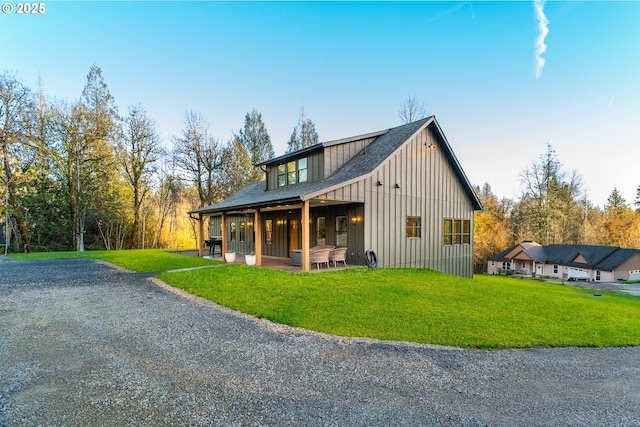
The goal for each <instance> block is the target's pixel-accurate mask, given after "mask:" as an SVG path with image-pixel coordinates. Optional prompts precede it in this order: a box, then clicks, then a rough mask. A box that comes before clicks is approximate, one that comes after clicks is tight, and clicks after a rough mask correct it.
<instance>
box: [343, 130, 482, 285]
mask: <svg viewBox="0 0 640 427" xmlns="http://www.w3.org/2000/svg"><path fill="white" fill-rule="evenodd" d="M431 142H433V143H434V144H435V148H433V149H430V148H428V145H429V143H431ZM440 142H441V141H440V140H439V138H438V137H437V136H436V135H435V134H434V133H433V132H432V131H431V129H430V128H426V129H424V130H423V131H421V132H420V133H418V134H417V135H415V136H414V137H413V138H411V139H410V140H409V141H407V142H406V143H405V144H403V145H402V146H401V147H400V148H399V149H398V150H397V151H396V152H395V153H394V154H393V155H391V156H390V157H389V158H388V159H387V160H386V161H385V162H384V163H382V164H381V165H380V166H379V167H378V168H376V170H374V171H373V173H372V174H371V175H370V176H368V177H367V178H366V179H364V180H363V181H361V182H358V183H356V184H351V187H353V186H354V185H355V186H356V187H357V188H358V190H359V189H360V187H361V186H363V187H364V188H363V190H364V192H365V199H366V201H365V212H364V224H365V227H364V229H365V231H364V233H365V234H364V246H365V248H367V249H372V250H374V251H375V252H376V254H377V256H378V264H379V266H381V267H415V268H429V269H434V270H438V271H443V272H446V273H450V274H455V275H460V276H466V277H472V276H473V213H474V206H473V203H472V201H471V200H470V198H469V196H468V194H467V193H466V192H465V186H464V184H463V183H462V182H460V180H459V178H458V177H457V176H456V174H455V172H454V170H453V168H452V167H451V164H450V162H449V161H448V159H447V157H446V156H445V154H444V153H443V151H442V146H441V145H440ZM379 182H380V183H381V185H379V184H378V183H379ZM396 184H397V186H396ZM396 187H399V188H396ZM407 216H418V217H420V218H421V237H420V238H407V235H406V220H407ZM446 218H451V219H462V220H469V221H470V225H471V230H470V232H471V236H470V241H471V243H470V244H452V245H445V244H444V220H445V219H446Z"/></svg>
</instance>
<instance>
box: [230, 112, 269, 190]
mask: <svg viewBox="0 0 640 427" xmlns="http://www.w3.org/2000/svg"><path fill="white" fill-rule="evenodd" d="M235 139H236V140H237V141H238V142H239V143H240V144H242V146H243V147H244V149H245V151H246V152H247V154H248V155H249V161H250V163H251V165H250V170H249V171H247V173H248V175H249V182H255V181H261V180H263V179H264V172H262V170H260V169H259V168H256V167H253V166H252V165H257V164H260V163H263V162H265V161H267V160H269V159H272V158H273V156H274V151H273V145H272V144H271V138H270V137H269V133H268V132H267V129H266V127H265V125H264V122H263V121H262V114H260V113H259V112H258V110H256V109H253V110H252V111H251V112H249V113H247V114H246V115H245V117H244V127H243V128H242V129H240V131H239V132H238V134H237V135H235Z"/></svg>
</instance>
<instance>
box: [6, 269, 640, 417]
mask: <svg viewBox="0 0 640 427" xmlns="http://www.w3.org/2000/svg"><path fill="white" fill-rule="evenodd" d="M638 402H640V347H628V348H605V349H594V348H533V349H524V350H503V351H480V350H463V349H458V348H450V347H438V346H429V345H417V344H412V343H399V342H382V341H377V340H367V339H350V338H341V337H334V336H328V335H323V334H318V333H313V332H308V331H305V330H301V329H297V328H289V327H286V326H282V325H275V324H273V323H271V322H268V321H265V320H260V319H255V318H253V317H251V316H247V315H244V314H241V313H236V312H233V311H231V310H229V309H226V308H224V307H220V306H218V305H216V304H213V303H211V302H208V301H204V300H202V299H200V298H197V297H193V296H190V295H185V294H183V293H181V292H179V291H177V290H174V289H172V288H169V287H168V286H167V285H164V284H162V283H159V281H157V280H156V279H152V278H150V277H149V275H148V274H140V273H132V272H128V271H123V270H121V269H117V268H114V267H113V266H110V265H107V264H103V263H98V262H94V261H88V260H76V259H69V260H53V261H13V260H1V261H0V426H37V425H52V426H86V425H101V426H112V425H113V426H116V425H117V426H128V425H194V426H206V425H243V426H244V425H266V426H285V425H287V426H288V425H292V426H293V425H296V426H299V425H313V426H315V425H327V426H334V425H335V426H346V425H384V426H388V425H452V426H453V425H456V426H458V425H469V426H472V425H509V426H512V425H527V426H535V425H545V426H549V425H594V426H595V425H640V405H638Z"/></svg>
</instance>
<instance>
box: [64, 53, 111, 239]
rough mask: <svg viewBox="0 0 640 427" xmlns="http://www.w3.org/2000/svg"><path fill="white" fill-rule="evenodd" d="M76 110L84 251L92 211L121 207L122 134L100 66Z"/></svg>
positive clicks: (77, 207) (77, 204)
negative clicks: (118, 159)
mask: <svg viewBox="0 0 640 427" xmlns="http://www.w3.org/2000/svg"><path fill="white" fill-rule="evenodd" d="M75 110H76V111H75V114H74V118H75V119H76V121H77V122H78V123H77V124H76V128H78V129H79V130H80V133H79V134H77V135H76V136H77V137H79V139H80V141H79V142H80V147H78V148H80V149H79V150H76V151H75V152H74V153H73V156H74V161H75V163H76V170H75V173H76V177H75V178H76V182H75V184H76V186H77V188H76V191H75V200H72V222H73V227H72V229H73V234H74V236H73V240H74V243H75V247H76V250H78V251H83V250H84V246H85V239H84V237H85V226H86V220H87V218H88V214H90V213H91V212H93V213H96V214H99V213H100V212H112V211H116V209H112V207H111V206H110V205H111V204H113V205H114V206H113V207H114V208H116V207H117V208H119V207H120V206H119V202H120V200H119V196H120V195H119V194H118V188H119V187H118V184H119V182H120V179H119V177H118V175H117V173H116V163H115V145H116V140H117V138H118V137H119V136H120V128H119V122H118V120H119V117H118V109H117V107H116V104H115V100H114V98H113V96H112V95H111V93H110V92H109V88H108V87H107V84H106V83H105V81H104V78H103V76H102V70H101V69H100V67H98V66H97V65H93V66H92V67H91V68H90V69H89V73H88V74H87V83H86V85H85V86H84V89H83V90H82V96H81V97H80V102H79V104H78V105H77V106H76V109H75ZM94 219H95V220H96V221H97V220H98V219H99V218H98V217H96V216H94Z"/></svg>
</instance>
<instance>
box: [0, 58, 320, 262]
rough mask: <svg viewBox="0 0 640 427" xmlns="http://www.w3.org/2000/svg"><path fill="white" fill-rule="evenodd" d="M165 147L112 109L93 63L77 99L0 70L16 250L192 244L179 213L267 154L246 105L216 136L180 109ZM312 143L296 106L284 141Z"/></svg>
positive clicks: (229, 184)
mask: <svg viewBox="0 0 640 427" xmlns="http://www.w3.org/2000/svg"><path fill="white" fill-rule="evenodd" d="M170 141H171V143H172V146H173V148H172V149H171V150H167V149H165V148H164V144H163V142H164V141H163V140H162V137H161V136H160V134H159V133H158V130H157V126H156V123H155V121H154V120H153V119H152V118H151V117H149V115H148V114H147V113H146V111H145V110H144V108H143V107H142V106H141V105H134V106H131V107H129V108H128V111H127V113H126V114H124V115H121V114H120V112H119V111H118V108H117V106H116V103H115V100H114V98H113V96H112V95H111V93H110V91H109V88H108V86H107V84H106V82H105V79H104V77H103V75H102V70H101V69H100V68H99V67H98V66H95V65H94V66H92V67H91V68H90V70H89V73H88V74H87V81H86V84H85V86H84V88H83V90H82V93H81V94H80V97H79V99H77V100H74V101H68V100H60V99H55V98H54V99H50V98H47V97H45V96H44V91H43V89H42V87H41V85H40V87H39V88H38V90H37V91H34V90H32V89H31V88H29V87H28V86H26V85H25V84H23V83H22V82H21V81H20V79H19V78H18V77H17V76H16V75H14V74H11V73H9V72H6V71H5V72H2V73H1V74H0V156H1V160H2V162H1V165H0V172H1V173H0V185H1V188H0V197H1V201H0V205H1V206H2V207H3V211H4V212H6V213H7V214H8V217H9V218H10V221H9V226H8V227H6V228H5V227H2V228H0V230H2V231H3V233H0V234H5V235H4V236H0V243H3V242H4V241H5V239H6V237H7V236H6V235H10V236H11V250H13V251H17V252H23V251H25V252H31V251H51V250H77V251H83V250H85V248H86V249H122V248H161V247H176V248H179V247H183V248H184V247H193V242H194V239H195V236H196V225H195V222H194V221H192V220H190V219H189V217H188V216H187V215H186V212H187V211H189V210H191V209H193V208H196V207H201V206H206V205H210V204H213V203H216V202H218V201H221V200H223V199H224V198H226V197H227V196H229V195H230V194H232V193H234V192H236V191H237V190H238V189H240V188H242V187H244V186H245V185H247V184H249V183H251V182H256V181H260V180H262V179H264V176H263V174H264V173H263V172H262V171H261V170H260V169H259V168H255V167H254V166H253V165H255V164H258V163H261V162H264V161H266V160H269V159H271V158H273V156H274V150H273V145H272V143H271V139H270V137H269V134H268V132H267V129H266V127H265V124H264V121H263V119H262V114H261V113H260V112H258V111H257V110H255V109H254V110H252V111H250V112H248V113H247V114H246V115H245V117H244V126H243V128H242V129H240V130H239V131H238V132H237V133H235V132H233V133H232V135H231V137H230V138H229V139H228V140H226V141H223V140H222V139H221V138H219V137H216V136H214V135H213V134H212V133H211V130H210V125H209V123H208V121H207V120H206V118H205V117H204V116H203V115H202V114H200V113H198V112H195V111H186V112H185V115H184V120H183V129H182V131H181V132H180V134H179V135H173V136H171V138H170ZM316 142H318V134H317V132H316V130H315V125H314V124H313V122H312V121H311V120H310V119H308V118H307V117H306V116H305V115H304V109H303V110H302V112H301V116H300V119H299V121H298V123H297V124H296V126H295V127H294V129H293V133H292V135H291V139H290V140H289V141H288V149H289V150H290V151H293V150H295V149H299V148H302V147H305V146H308V145H311V144H314V143H316ZM0 221H2V222H4V217H3V218H2V219H0Z"/></svg>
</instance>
